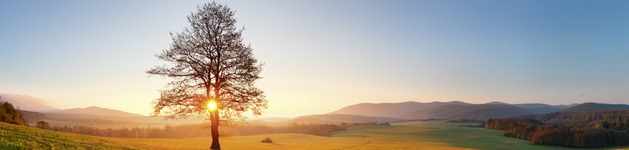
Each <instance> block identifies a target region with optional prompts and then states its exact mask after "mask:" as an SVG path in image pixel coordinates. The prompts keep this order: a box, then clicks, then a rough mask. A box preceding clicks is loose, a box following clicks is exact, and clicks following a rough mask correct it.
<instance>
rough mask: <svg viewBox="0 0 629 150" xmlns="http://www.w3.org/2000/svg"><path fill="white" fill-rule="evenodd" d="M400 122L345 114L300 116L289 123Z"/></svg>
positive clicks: (392, 119) (395, 119)
mask: <svg viewBox="0 0 629 150" xmlns="http://www.w3.org/2000/svg"><path fill="white" fill-rule="evenodd" d="M396 121H402V120H401V119H397V118H391V117H374V116H361V115H347V114H321V115H309V116H301V117H297V118H294V119H292V120H291V121H290V122H307V123H330V124H338V123H342V122H346V123H365V122H379V123H383V122H396Z"/></svg>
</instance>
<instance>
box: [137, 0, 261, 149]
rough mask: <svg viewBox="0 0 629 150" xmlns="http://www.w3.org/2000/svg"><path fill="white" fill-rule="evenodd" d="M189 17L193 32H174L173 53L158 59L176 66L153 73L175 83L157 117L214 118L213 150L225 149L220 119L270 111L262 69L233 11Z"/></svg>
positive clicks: (207, 9)
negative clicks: (260, 86)
mask: <svg viewBox="0 0 629 150" xmlns="http://www.w3.org/2000/svg"><path fill="white" fill-rule="evenodd" d="M187 18H188V22H189V23H190V27H186V28H184V30H183V31H182V32H180V33H176V34H173V33H171V37H172V43H171V44H170V48H168V49H166V50H163V51H162V53H160V54H158V55H156V57H157V58H159V59H160V60H163V61H166V62H169V63H170V64H166V65H162V66H156V67H154V68H152V69H149V70H148V71H147V73H148V74H151V75H159V76H165V77H170V78H173V79H174V81H172V82H170V83H168V84H167V86H166V89H165V90H161V91H160V97H159V98H158V99H157V100H156V101H155V102H154V112H153V115H154V116H156V115H160V114H164V115H166V116H167V117H168V118H171V119H177V118H187V117H189V116H192V115H198V116H206V115H208V114H209V116H210V122H211V133H212V146H211V147H210V148H211V149H220V144H219V140H218V139H219V133H218V126H219V120H236V119H243V116H242V114H243V113H244V112H247V111H250V112H252V113H253V114H254V115H260V114H261V113H262V110H263V109H265V108H266V107H267V100H266V98H265V96H264V94H263V91H262V90H260V89H258V88H257V87H255V86H254V83H255V81H256V80H258V79H260V78H261V77H260V76H259V73H260V71H261V70H262V65H261V64H259V63H258V62H257V59H256V58H255V57H254V56H253V53H252V48H251V47H250V46H249V45H245V44H243V39H242V37H241V35H242V31H243V30H244V29H237V28H236V25H235V24H236V19H235V18H234V12H233V11H231V10H230V8H228V7H227V6H225V5H221V4H217V3H215V2H212V3H208V4H205V5H203V6H199V7H198V10H197V11H196V12H193V13H191V14H190V15H189V16H188V17H187ZM209 108H211V109H209ZM206 110H207V111H206ZM219 118H220V119H219Z"/></svg>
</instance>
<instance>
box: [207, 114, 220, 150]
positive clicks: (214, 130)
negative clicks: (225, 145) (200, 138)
mask: <svg viewBox="0 0 629 150" xmlns="http://www.w3.org/2000/svg"><path fill="white" fill-rule="evenodd" d="M210 120H211V121H212V126H211V129H210V130H211V132H212V146H210V149H212V150H220V149H221V144H220V143H219V142H218V120H219V119H218V110H215V111H214V112H212V113H211V114H210Z"/></svg>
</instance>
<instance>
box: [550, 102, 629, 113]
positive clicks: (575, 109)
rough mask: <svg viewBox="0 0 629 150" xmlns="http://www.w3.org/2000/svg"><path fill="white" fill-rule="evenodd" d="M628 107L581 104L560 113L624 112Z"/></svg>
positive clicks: (621, 105) (623, 105)
mask: <svg viewBox="0 0 629 150" xmlns="http://www.w3.org/2000/svg"><path fill="white" fill-rule="evenodd" d="M626 109H629V105H625V104H601V103H583V104H579V105H576V106H572V107H570V108H566V109H563V110H561V111H560V112H592V111H607V110H626Z"/></svg>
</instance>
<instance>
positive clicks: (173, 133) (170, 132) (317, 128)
mask: <svg viewBox="0 0 629 150" xmlns="http://www.w3.org/2000/svg"><path fill="white" fill-rule="evenodd" d="M353 125H359V124H355V123H353V124H338V125H337V124H315V123H291V124H287V125H284V126H266V125H235V126H226V127H224V128H222V129H221V132H223V134H221V136H238V135H256V134H270V133H303V134H310V135H317V136H330V135H331V134H332V133H334V132H338V131H343V130H345V129H346V128H347V127H348V126H353ZM37 127H39V128H43V129H48V130H54V131H60V132H69V133H78V134H85V135H93V136H104V137H125V138H192V137H207V136H211V132H209V131H208V130H207V129H208V128H209V125H208V124H189V125H178V126H171V125H166V126H164V127H163V128H159V127H145V128H139V127H134V128H126V127H123V128H118V129H112V128H106V129H101V128H96V127H89V126H79V125H75V126H53V127H50V126H49V125H48V123H46V122H45V121H39V122H38V123H37Z"/></svg>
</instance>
